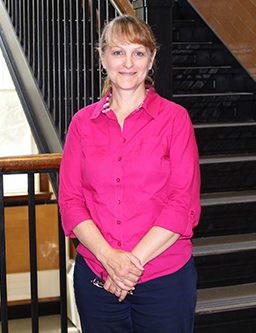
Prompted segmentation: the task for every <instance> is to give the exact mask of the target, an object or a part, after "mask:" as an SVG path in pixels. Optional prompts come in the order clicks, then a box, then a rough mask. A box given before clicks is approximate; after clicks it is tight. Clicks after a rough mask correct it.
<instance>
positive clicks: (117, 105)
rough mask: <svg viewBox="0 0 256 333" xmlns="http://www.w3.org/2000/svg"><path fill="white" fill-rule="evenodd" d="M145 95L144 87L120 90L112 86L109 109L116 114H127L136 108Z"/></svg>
mask: <svg viewBox="0 0 256 333" xmlns="http://www.w3.org/2000/svg"><path fill="white" fill-rule="evenodd" d="M145 96H146V89H145V87H142V88H140V89H137V90H122V91H121V90H120V89H118V90H117V89H115V88H113V90H112V96H111V101H110V107H111V109H112V110H113V111H114V112H115V113H118V114H123V115H128V114H129V113H131V112H132V111H134V110H136V109H137V108H138V107H139V106H140V104H141V103H142V102H143V100H144V98H145Z"/></svg>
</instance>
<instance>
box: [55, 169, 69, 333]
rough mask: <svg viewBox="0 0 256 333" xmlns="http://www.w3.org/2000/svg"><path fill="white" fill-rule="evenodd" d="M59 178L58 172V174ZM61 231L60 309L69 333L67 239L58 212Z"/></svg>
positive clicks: (62, 321) (65, 329) (63, 326)
mask: <svg viewBox="0 0 256 333" xmlns="http://www.w3.org/2000/svg"><path fill="white" fill-rule="evenodd" d="M57 178H58V174H57ZM58 231H59V268H60V270H59V274H60V310H61V333H67V271H66V241H65V235H64V232H63V229H62V225H61V218H60V214H59V213H58Z"/></svg>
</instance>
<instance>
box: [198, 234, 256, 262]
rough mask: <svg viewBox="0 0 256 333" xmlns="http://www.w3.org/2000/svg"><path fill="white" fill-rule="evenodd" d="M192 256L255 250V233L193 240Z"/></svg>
mask: <svg viewBox="0 0 256 333" xmlns="http://www.w3.org/2000/svg"><path fill="white" fill-rule="evenodd" d="M193 245H194V250H193V254H194V256H196V257H198V256H205V255H218V254H226V253H234V252H239V251H248V250H255V249H256V233H249V234H241V235H226V236H215V237H200V238H195V239H193Z"/></svg>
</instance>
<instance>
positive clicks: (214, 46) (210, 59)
mask: <svg viewBox="0 0 256 333" xmlns="http://www.w3.org/2000/svg"><path fill="white" fill-rule="evenodd" d="M172 63H173V66H223V65H227V66H231V65H232V66H237V61H236V60H235V58H234V57H233V56H232V55H231V54H230V53H229V51H228V50H227V49H226V48H225V47H224V46H223V45H222V44H220V43H217V42H215V43H214V42H202V41H201V42H197V41H193V42H174V43H173V50H172Z"/></svg>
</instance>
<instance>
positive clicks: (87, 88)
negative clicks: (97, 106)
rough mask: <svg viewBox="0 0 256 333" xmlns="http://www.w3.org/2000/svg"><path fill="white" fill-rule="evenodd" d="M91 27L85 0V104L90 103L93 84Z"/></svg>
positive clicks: (87, 4)
mask: <svg viewBox="0 0 256 333" xmlns="http://www.w3.org/2000/svg"><path fill="white" fill-rule="evenodd" d="M89 29H90V27H89V3H88V0H84V9H83V54H84V58H83V68H84V99H85V105H88V104H89V103H90V96H91V85H90V49H89V47H88V45H89V43H90V30H89Z"/></svg>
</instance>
